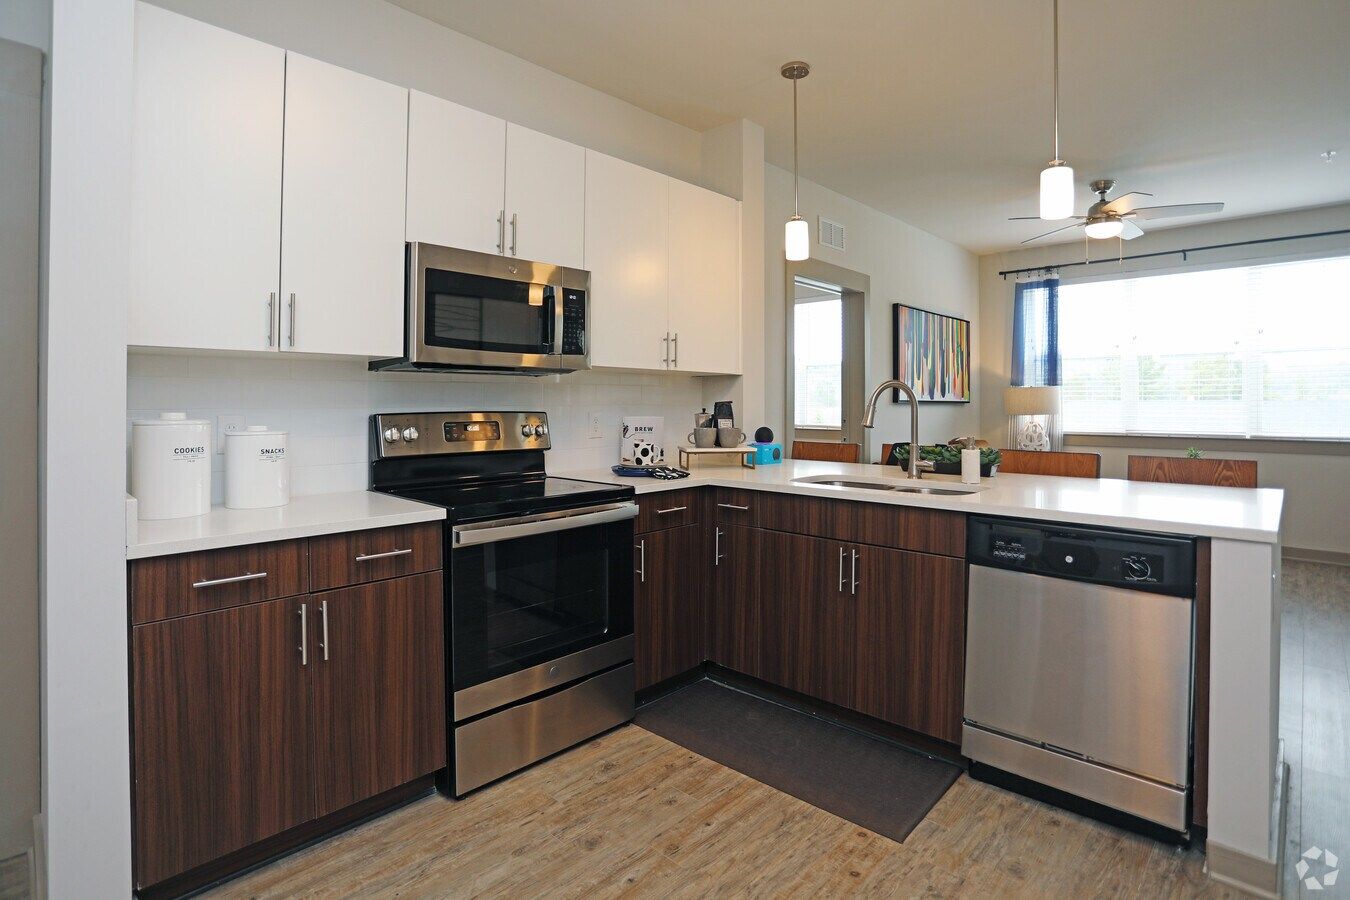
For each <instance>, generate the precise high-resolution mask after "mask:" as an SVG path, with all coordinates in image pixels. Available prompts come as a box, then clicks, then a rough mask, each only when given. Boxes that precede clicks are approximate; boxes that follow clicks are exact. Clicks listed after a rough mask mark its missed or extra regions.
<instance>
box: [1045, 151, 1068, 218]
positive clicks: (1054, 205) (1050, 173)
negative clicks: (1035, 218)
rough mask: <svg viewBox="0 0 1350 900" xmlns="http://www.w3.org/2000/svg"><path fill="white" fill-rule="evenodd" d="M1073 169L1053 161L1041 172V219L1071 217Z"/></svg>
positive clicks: (1058, 161)
mask: <svg viewBox="0 0 1350 900" xmlns="http://www.w3.org/2000/svg"><path fill="white" fill-rule="evenodd" d="M1073 205H1074V196H1073V167H1072V166H1070V165H1068V164H1067V163H1065V162H1063V161H1062V160H1058V159H1056V160H1053V161H1051V163H1050V165H1048V166H1046V167H1045V168H1044V169H1042V170H1041V218H1042V219H1046V220H1048V221H1056V220H1058V219H1067V218H1069V216H1072V215H1073Z"/></svg>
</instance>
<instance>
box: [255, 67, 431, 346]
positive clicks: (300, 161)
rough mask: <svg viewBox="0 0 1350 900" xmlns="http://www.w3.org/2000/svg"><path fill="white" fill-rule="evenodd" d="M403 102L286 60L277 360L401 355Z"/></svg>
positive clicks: (329, 71) (331, 71) (366, 81)
mask: <svg viewBox="0 0 1350 900" xmlns="http://www.w3.org/2000/svg"><path fill="white" fill-rule="evenodd" d="M407 135H408V91H407V89H406V88H401V87H396V86H395V85H392V84H387V83H385V82H383V81H377V80H376V79H374V78H369V77H367V76H365V75H360V74H357V73H356V72H350V71H348V70H346V69H340V68H338V67H337V66H331V65H328V64H327V63H322V62H319V61H318V60H313V59H309V58H307V57H304V56H300V55H299V54H296V53H288V54H287V56H286V147H285V154H284V166H283V173H284V177H283V181H282V201H281V207H282V225H281V294H282V300H283V307H282V309H283V315H282V329H281V331H282V334H283V336H284V344H283V347H282V349H285V350H295V351H303V352H307V353H334V354H347V355H355V356H398V355H399V354H401V353H402V352H403V318H404V305H405V304H404V297H403V280H404V279H403V272H404V255H403V232H404V188H405V184H406V180H405V176H406V172H407Z"/></svg>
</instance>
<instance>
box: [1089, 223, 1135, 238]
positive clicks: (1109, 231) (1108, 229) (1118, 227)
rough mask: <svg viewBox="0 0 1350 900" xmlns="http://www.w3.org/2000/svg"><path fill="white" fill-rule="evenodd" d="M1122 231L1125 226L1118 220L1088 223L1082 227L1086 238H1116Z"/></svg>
mask: <svg viewBox="0 0 1350 900" xmlns="http://www.w3.org/2000/svg"><path fill="white" fill-rule="evenodd" d="M1124 229H1125V225H1124V223H1122V222H1121V221H1120V220H1119V219H1103V220H1102V221H1100V222H1089V223H1087V225H1085V226H1083V230H1084V231H1086V232H1087V236H1088V237H1090V238H1098V239H1102V238H1113V237H1118V236H1119V235H1120V233H1121V231H1123V230H1124Z"/></svg>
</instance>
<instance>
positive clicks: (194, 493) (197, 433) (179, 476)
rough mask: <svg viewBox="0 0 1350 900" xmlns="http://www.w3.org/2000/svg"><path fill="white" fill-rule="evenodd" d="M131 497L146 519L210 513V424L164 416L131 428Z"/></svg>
mask: <svg viewBox="0 0 1350 900" xmlns="http://www.w3.org/2000/svg"><path fill="white" fill-rule="evenodd" d="M131 495H132V496H133V497H135V498H136V506H137V511H138V513H139V515H140V517H141V518H142V519H182V518H186V517H188V516H201V515H205V514H206V513H207V512H209V511H210V510H211V423H210V421H209V420H207V419H189V418H188V417H187V413H180V412H167V413H160V415H159V418H158V419H143V420H140V421H136V422H132V423H131Z"/></svg>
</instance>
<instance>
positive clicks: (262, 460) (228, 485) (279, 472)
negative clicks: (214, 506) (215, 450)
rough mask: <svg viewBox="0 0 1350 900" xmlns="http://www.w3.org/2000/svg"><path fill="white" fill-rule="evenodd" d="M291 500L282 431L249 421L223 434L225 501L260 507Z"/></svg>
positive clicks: (232, 505) (236, 506)
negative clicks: (246, 424)
mask: <svg viewBox="0 0 1350 900" xmlns="http://www.w3.org/2000/svg"><path fill="white" fill-rule="evenodd" d="M290 502H291V461H290V460H289V459H288V458H287V456H286V432H284V431H273V430H271V429H269V428H268V427H267V426H266V425H249V426H248V427H247V428H245V429H244V430H243V431H231V432H229V433H227V434H226V435H225V505H226V506H228V507H229V508H230V509H262V508H264V507H268V506H285V505H286V504H287V503H290Z"/></svg>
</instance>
